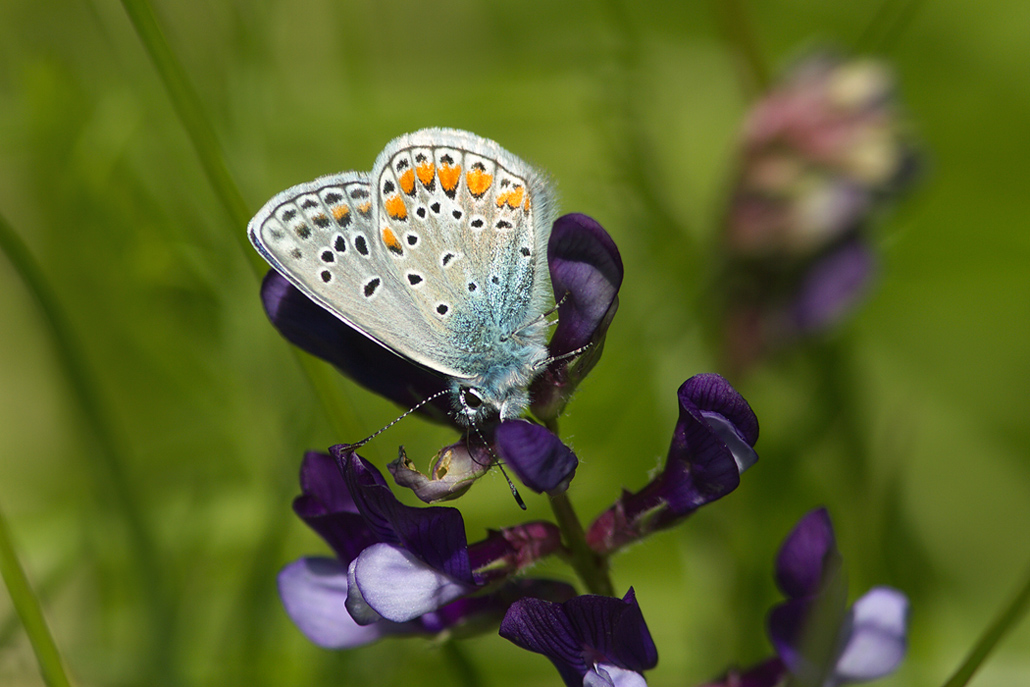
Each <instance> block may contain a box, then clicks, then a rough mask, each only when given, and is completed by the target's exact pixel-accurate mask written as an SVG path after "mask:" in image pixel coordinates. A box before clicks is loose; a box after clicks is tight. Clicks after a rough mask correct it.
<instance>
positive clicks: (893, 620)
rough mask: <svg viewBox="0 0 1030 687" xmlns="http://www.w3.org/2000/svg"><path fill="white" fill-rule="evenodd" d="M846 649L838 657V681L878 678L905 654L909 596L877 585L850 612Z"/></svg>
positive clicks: (892, 669)
mask: <svg viewBox="0 0 1030 687" xmlns="http://www.w3.org/2000/svg"><path fill="white" fill-rule="evenodd" d="M849 616H850V617H849V620H850V622H849V623H848V632H847V638H846V640H845V645H844V650H843V651H842V653H841V655H840V658H838V659H837V665H836V667H835V668H836V670H835V673H836V675H835V677H836V678H837V680H836V681H837V682H838V683H843V682H866V681H869V680H877V679H879V678H881V677H883V676H885V675H888V674H890V673H893V672H894V671H895V670H897V668H898V666H899V665H900V664H901V661H902V659H904V657H905V650H906V647H907V641H906V632H907V631H908V599H907V598H906V597H905V595H904V594H902V593H901V592H899V591H897V590H896V589H891V588H890V587H873V588H872V589H870V590H869V591H868V592H867V593H866V594H865V595H864V596H862V597H861V598H860V599H858V600H857V601H855V604H854V606H852V609H851V612H850V614H849Z"/></svg>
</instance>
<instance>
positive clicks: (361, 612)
mask: <svg viewBox="0 0 1030 687" xmlns="http://www.w3.org/2000/svg"><path fill="white" fill-rule="evenodd" d="M357 567H358V559H357V558H355V559H354V560H352V561H351V562H350V565H349V566H348V567H347V613H349V614H350V616H351V617H352V618H354V622H356V623H357V624H358V625H371V624H372V623H377V622H379V621H380V620H382V619H383V616H381V615H379V613H378V612H377V611H376V610H375V609H374V608H372V607H371V606H369V605H368V603H367V602H366V601H365V597H363V596H362V595H361V589H360V588H359V587H358V581H357V578H356V577H355V576H354V569H355V568H357Z"/></svg>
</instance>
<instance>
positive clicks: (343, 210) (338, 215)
mask: <svg viewBox="0 0 1030 687" xmlns="http://www.w3.org/2000/svg"><path fill="white" fill-rule="evenodd" d="M349 214H350V208H349V207H348V206H346V205H337V206H336V207H334V208H333V219H335V220H336V221H337V222H341V221H343V218H344V217H346V216H347V215H349Z"/></svg>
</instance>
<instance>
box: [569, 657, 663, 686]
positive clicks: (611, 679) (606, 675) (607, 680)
mask: <svg viewBox="0 0 1030 687" xmlns="http://www.w3.org/2000/svg"><path fill="white" fill-rule="evenodd" d="M583 687H647V680H645V679H644V676H643V675H641V674H640V673H638V672H636V671H633V670H626V669H625V668H620V667H618V666H613V665H612V664H610V663H598V664H597V665H595V666H594V667H593V668H592V669H591V670H590V671H589V672H588V673H587V674H586V675H584V676H583Z"/></svg>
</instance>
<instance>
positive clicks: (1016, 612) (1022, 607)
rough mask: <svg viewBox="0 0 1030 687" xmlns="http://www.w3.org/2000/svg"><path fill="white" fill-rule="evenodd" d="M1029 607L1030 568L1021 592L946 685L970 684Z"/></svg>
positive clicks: (986, 632)
mask: <svg viewBox="0 0 1030 687" xmlns="http://www.w3.org/2000/svg"><path fill="white" fill-rule="evenodd" d="M1028 607H1030V570H1028V571H1027V574H1026V579H1025V580H1024V581H1023V587H1022V589H1020V590H1019V593H1017V594H1016V596H1015V598H1014V599H1013V600H1012V602H1011V603H1009V605H1008V606H1007V607H1006V608H1005V609H1004V610H1003V611H1002V612H1001V613H1000V614H999V615H998V617H997V618H996V619H995V620H994V622H993V623H991V624H990V626H988V628H987V629H986V630H985V631H984V633H983V635H981V637H980V639H979V641H977V643H976V645H975V646H974V647H973V649H972V651H970V652H969V655H968V656H967V657H966V660H965V661H963V662H962V665H961V666H959V668H958V670H956V671H955V674H954V675H952V676H951V679H950V680H948V681H947V682H946V683H944V687H964V686H965V685H966V684H968V683H969V680H970V679H972V677H973V675H974V674H975V673H976V671H977V670H979V669H980V666H981V665H983V663H984V661H986V660H987V657H988V656H990V654H991V652H992V651H994V648H995V647H996V646H998V643H999V642H1000V641H1001V640H1002V639H1003V638H1004V637H1005V635H1007V634H1008V633H1009V632H1011V631H1012V630H1013V629H1014V628H1015V626H1016V624H1017V623H1018V622H1019V621H1020V620H1021V619H1022V618H1023V616H1024V615H1026V612H1027V608H1028Z"/></svg>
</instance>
